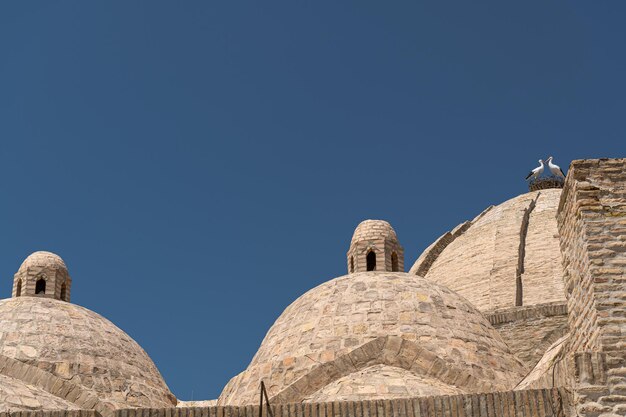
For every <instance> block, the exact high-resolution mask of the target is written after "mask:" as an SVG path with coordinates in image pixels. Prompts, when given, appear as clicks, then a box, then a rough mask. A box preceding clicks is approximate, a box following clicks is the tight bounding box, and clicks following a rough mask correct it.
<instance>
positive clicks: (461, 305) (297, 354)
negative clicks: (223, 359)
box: [218, 272, 526, 405]
mask: <svg viewBox="0 0 626 417" xmlns="http://www.w3.org/2000/svg"><path fill="white" fill-rule="evenodd" d="M381 364H384V365H389V366H393V367H396V368H400V369H404V370H409V371H411V373H413V374H414V375H416V376H418V377H420V376H422V377H428V378H434V379H439V380H440V381H441V382H443V383H444V384H446V385H450V386H454V387H457V388H460V389H461V390H463V391H464V392H481V391H489V390H506V389H511V388H512V387H513V386H514V385H515V384H517V382H519V381H520V380H521V379H522V377H523V375H524V374H525V372H526V370H525V368H524V366H523V365H522V363H521V362H520V361H519V360H518V359H517V358H515V357H514V355H513V354H511V352H510V351H509V348H508V346H507V345H506V344H505V343H504V342H503V341H502V338H501V337H500V335H499V333H498V332H497V331H496V330H495V329H493V327H492V326H491V325H490V324H489V322H487V320H486V319H485V318H484V317H483V315H482V314H481V313H480V312H479V311H478V310H476V309H475V308H474V307H473V306H471V305H470V304H469V303H468V302H467V301H466V300H465V299H463V298H462V297H460V296H459V295H458V294H456V293H454V292H452V291H450V290H449V289H447V288H445V287H443V286H440V285H438V284H436V283H432V282H430V281H427V280H426V279H424V278H421V277H416V276H414V275H410V274H406V273H398V272H396V273H392V272H361V273H354V274H349V275H346V276H343V277H340V278H336V279H334V280H331V281H328V282H326V283H324V284H322V285H320V286H318V287H316V288H314V289H312V290H310V291H309V292H307V293H306V294H304V295H303V296H301V297H300V298H298V299H297V300H296V301H295V302H294V303H292V304H291V305H290V306H289V307H287V309H285V311H284V312H283V314H282V315H281V316H280V317H279V318H278V319H277V320H276V322H275V323H274V325H273V326H272V328H271V329H270V330H269V332H268V333H267V335H266V336H265V339H264V340H263V342H262V344H261V347H260V348H259V350H258V351H257V353H256V355H255V356H254V358H253V359H252V362H251V363H250V365H249V366H248V368H247V369H246V370H245V371H244V372H242V373H241V374H239V375H238V376H236V377H234V378H233V379H232V380H231V381H230V382H229V383H228V384H227V386H226V387H225V388H224V391H223V392H222V395H221V396H220V398H219V400H218V404H220V405H234V404H237V405H239V404H250V403H255V402H256V401H257V391H258V387H259V383H260V381H261V379H263V380H264V381H265V383H266V386H267V387H268V391H269V395H270V396H271V397H272V398H274V399H276V400H280V402H290V401H296V400H304V399H306V398H308V397H310V396H314V397H315V398H319V399H321V398H320V397H319V396H315V395H314V393H315V392H317V391H319V390H322V389H323V388H324V387H325V386H327V385H329V384H332V383H334V382H335V381H336V380H338V379H340V378H343V377H345V376H347V375H350V374H357V373H359V372H362V371H365V370H366V369H367V368H369V367H370V366H374V365H381ZM353 378H354V379H353V381H355V385H358V383H357V382H358V381H359V377H358V375H355V376H353ZM396 379H397V377H396V376H395V375H394V376H391V377H390V378H389V380H390V381H389V384H390V385H392V380H396ZM348 380H350V379H348ZM344 381H346V380H344ZM415 383H416V384H417V382H415ZM367 389H372V390H374V389H375V388H372V387H371V384H370V387H369V388H367ZM343 392H347V388H345V387H343ZM446 392H447V391H446ZM356 394H359V393H358V392H356ZM384 394H385V395H387V393H384ZM397 394H398V395H400V394H401V393H397ZM389 395H393V393H390V394H389ZM398 395H396V397H397V396H398Z"/></svg>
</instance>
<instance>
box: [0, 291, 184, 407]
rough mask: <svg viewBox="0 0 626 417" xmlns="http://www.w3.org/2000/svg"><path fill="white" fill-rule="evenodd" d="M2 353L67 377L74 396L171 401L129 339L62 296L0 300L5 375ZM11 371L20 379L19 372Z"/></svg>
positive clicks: (124, 403) (151, 403) (117, 403)
mask: <svg viewBox="0 0 626 417" xmlns="http://www.w3.org/2000/svg"><path fill="white" fill-rule="evenodd" d="M3 358H6V359H7V360H8V359H13V360H17V361H19V362H21V363H24V364H28V365H31V366H32V367H33V368H36V369H38V370H41V371H45V372H46V373H48V374H51V375H54V376H56V377H57V378H58V379H60V380H71V381H72V383H73V384H75V385H76V386H77V388H76V391H75V392H76V393H77V396H76V398H78V396H79V395H78V393H79V392H82V391H84V392H85V393H91V394H92V395H93V396H94V397H95V398H98V399H99V401H103V402H106V403H108V404H111V406H112V407H113V408H122V407H129V406H136V407H155V406H160V407H164V406H169V405H174V404H176V398H175V397H174V396H173V395H172V394H171V393H170V391H169V389H168V388H167V385H166V384H165V382H164V381H163V378H162V377H161V374H160V373H159V371H158V370H157V368H156V366H155V365H154V363H153V362H152V360H151V359H150V358H149V357H148V355H147V354H146V353H145V351H144V350H143V349H142V348H141V347H140V346H139V345H138V344H137V343H136V342H135V341H134V340H133V339H131V338H130V337H129V336H128V335H127V334H126V333H124V332H123V331H122V330H120V329H119V328H117V327H116V326H115V325H114V324H113V323H111V322H110V321H108V320H106V319H105V318H103V317H102V316H100V315H98V314H96V313H94V312H92V311H89V310H87V309H85V308H83V307H80V306H77V305H74V304H70V303H67V302H64V301H59V300H54V299H49V298H38V297H18V298H9V299H5V300H0V374H4V375H7V374H6V372H8V371H10V370H11V369H13V368H14V367H15V365H14V364H13V365H11V366H8V365H7V366H5V367H2V363H3V362H2V360H3ZM24 369H25V368H24ZM27 373H28V371H24V375H26V376H28V375H30V374H27ZM12 376H13V377H16V378H18V379H22V378H21V377H22V372H20V373H17V374H12ZM42 378H43V376H42ZM46 378H47V376H46ZM30 384H31V385H33V384H32V381H31V382H30ZM34 385H35V386H37V387H39V388H41V387H42V385H40V384H34ZM68 389H70V388H68ZM72 389H73V388H72ZM47 391H48V392H50V391H49V390H47ZM85 395H86V394H85ZM61 398H63V399H66V400H68V401H70V402H74V401H73V399H68V398H66V397H64V396H61ZM74 399H75V398H74Z"/></svg>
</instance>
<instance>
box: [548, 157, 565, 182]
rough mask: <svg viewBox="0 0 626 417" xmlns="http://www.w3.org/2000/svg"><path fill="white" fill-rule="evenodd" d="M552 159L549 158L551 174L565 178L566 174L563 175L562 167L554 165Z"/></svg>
mask: <svg viewBox="0 0 626 417" xmlns="http://www.w3.org/2000/svg"><path fill="white" fill-rule="evenodd" d="M552 159H553V158H552V157H549V158H548V168H550V172H552V175H554V176H556V177H561V178H565V174H564V173H563V170H562V169H561V167H560V166H558V165H556V164H553V163H552Z"/></svg>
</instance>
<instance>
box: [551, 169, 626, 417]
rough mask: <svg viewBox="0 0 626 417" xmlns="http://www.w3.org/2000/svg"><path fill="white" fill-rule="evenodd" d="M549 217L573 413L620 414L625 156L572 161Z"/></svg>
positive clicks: (624, 390) (625, 290)
mask: <svg viewBox="0 0 626 417" xmlns="http://www.w3.org/2000/svg"><path fill="white" fill-rule="evenodd" d="M557 219H558V226H559V232H560V236H561V241H560V245H561V252H562V257H563V266H564V269H565V287H566V293H567V298H568V308H569V313H570V314H569V317H570V318H569V327H570V331H571V341H570V342H571V345H570V347H569V348H570V352H571V357H570V361H571V364H572V368H571V369H573V374H574V375H573V381H572V385H573V389H574V400H575V403H576V406H577V414H578V415H580V416H599V415H603V416H604V415H606V416H615V415H622V416H623V415H626V353H625V347H626V159H594V160H578V161H573V162H572V164H571V166H570V169H569V173H568V176H567V179H566V181H565V188H564V189H563V194H562V196H561V201H560V204H559V211H558V215H557Z"/></svg>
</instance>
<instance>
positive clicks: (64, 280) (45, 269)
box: [12, 251, 72, 302]
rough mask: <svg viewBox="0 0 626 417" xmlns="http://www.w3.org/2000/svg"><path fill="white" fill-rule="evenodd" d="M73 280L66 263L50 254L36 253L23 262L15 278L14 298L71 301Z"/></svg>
mask: <svg viewBox="0 0 626 417" xmlns="http://www.w3.org/2000/svg"><path fill="white" fill-rule="evenodd" d="M71 286H72V279H71V278H70V275H69V273H68V272H67V267H66V266H65V262H63V259H61V257H60V256H58V255H55V254H54V253H50V252H44V251H39V252H34V253H32V254H31V255H30V256H29V257H28V258H26V259H25V260H24V262H22V265H21V266H20V268H19V269H18V271H17V273H16V274H15V276H14V278H13V295H12V296H13V298H16V297H45V298H54V299H56V300H62V301H68V302H69V301H70V287H71Z"/></svg>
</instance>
